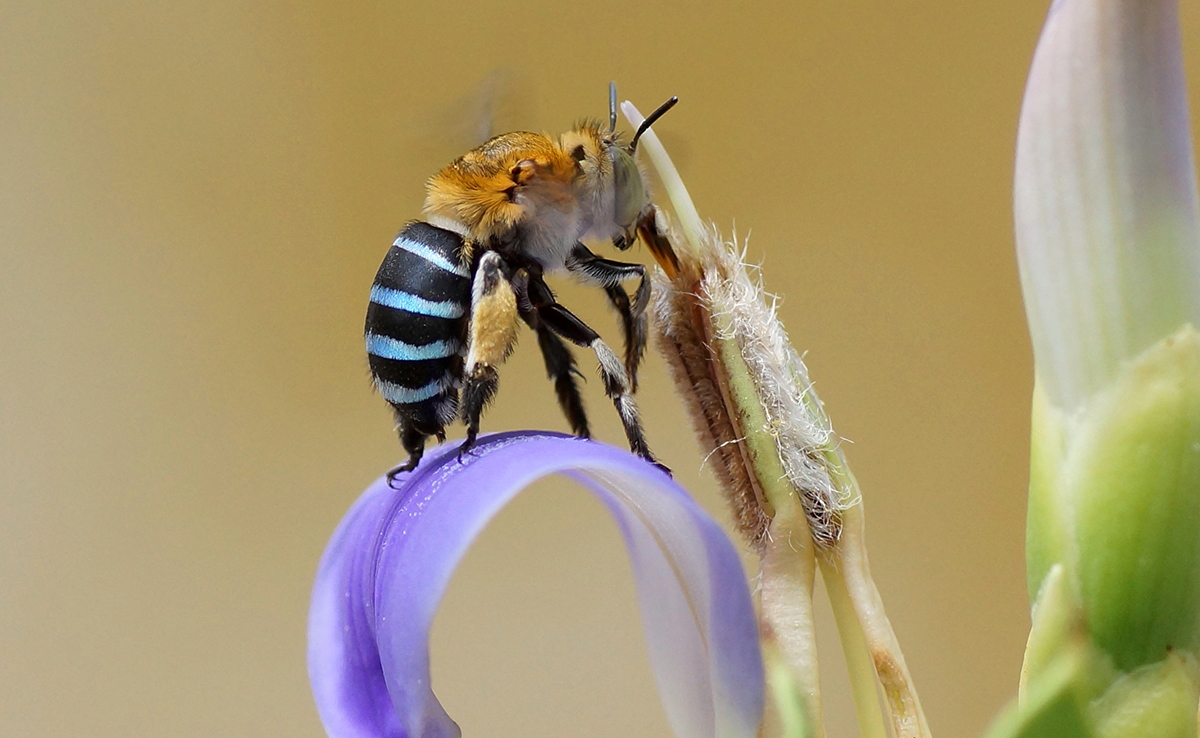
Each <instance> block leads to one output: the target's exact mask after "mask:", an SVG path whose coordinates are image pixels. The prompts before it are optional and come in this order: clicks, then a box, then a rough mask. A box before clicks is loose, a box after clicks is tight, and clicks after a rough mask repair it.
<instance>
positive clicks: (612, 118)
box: [608, 82, 617, 135]
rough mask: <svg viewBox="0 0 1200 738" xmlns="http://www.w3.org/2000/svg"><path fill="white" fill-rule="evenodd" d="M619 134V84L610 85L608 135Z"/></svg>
mask: <svg viewBox="0 0 1200 738" xmlns="http://www.w3.org/2000/svg"><path fill="white" fill-rule="evenodd" d="M616 132H617V83H616V82H609V83H608V133H609V135H612V134H614V133H616Z"/></svg>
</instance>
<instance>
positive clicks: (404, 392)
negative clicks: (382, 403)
mask: <svg viewBox="0 0 1200 738" xmlns="http://www.w3.org/2000/svg"><path fill="white" fill-rule="evenodd" d="M375 387H376V388H377V389H378V390H379V394H380V395H381V396H382V397H383V399H385V400H387V401H388V402H390V403H392V404H393V405H412V404H414V403H417V402H424V401H425V400H428V399H429V398H431V397H434V396H435V395H437V394H438V393H440V392H442V391H443V390H444V389H445V388H446V380H445V377H438V378H437V379H434V380H432V381H430V382H429V383H427V384H425V385H424V386H421V387H405V386H403V385H399V384H395V383H393V382H387V381H384V380H382V379H379V378H378V377H377V378H376V379H375Z"/></svg>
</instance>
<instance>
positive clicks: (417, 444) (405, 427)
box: [387, 413, 426, 489]
mask: <svg viewBox="0 0 1200 738" xmlns="http://www.w3.org/2000/svg"><path fill="white" fill-rule="evenodd" d="M397 415H399V413H397ZM399 421H400V444H401V445H402V446H404V450H405V451H407V452H408V461H406V462H404V463H403V464H401V465H399V466H397V467H393V468H392V469H391V470H389V471H388V473H387V482H388V486H389V487H391V488H392V489H399V488H398V487H397V486H396V477H397V476H398V475H399V474H400V473H402V472H410V471H412V470H413V469H416V468H417V464H420V463H421V457H422V456H424V455H425V438H426V436H425V434H424V433H422V432H421V431H419V430H417V429H416V426H414V425H413V423H412V422H411V421H409V420H408V419H407V418H404V417H400V418H399Z"/></svg>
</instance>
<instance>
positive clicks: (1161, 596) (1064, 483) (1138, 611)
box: [1027, 325, 1200, 671]
mask: <svg viewBox="0 0 1200 738" xmlns="http://www.w3.org/2000/svg"><path fill="white" fill-rule="evenodd" d="M1033 438H1034V441H1033V474H1032V479H1031V486H1030V505H1029V528H1028V540H1029V547H1028V552H1027V555H1028V561H1029V579H1030V583H1031V585H1032V586H1033V587H1040V585H1041V582H1042V580H1043V578H1044V577H1045V574H1046V573H1047V572H1048V571H1049V570H1050V567H1052V566H1053V565H1054V564H1056V563H1062V564H1063V565H1064V566H1065V567H1066V569H1067V572H1068V573H1069V574H1070V578H1071V580H1072V581H1073V582H1075V583H1076V586H1077V587H1078V590H1079V599H1080V602H1081V605H1082V608H1083V611H1084V612H1085V613H1086V623H1087V629H1088V633H1089V635H1090V637H1091V639H1092V640H1093V641H1094V642H1095V643H1096V645H1097V646H1098V647H1099V648H1100V649H1101V650H1102V651H1103V652H1104V653H1106V654H1107V655H1108V656H1109V657H1110V658H1111V659H1112V661H1113V664H1114V665H1115V666H1116V667H1117V668H1118V669H1120V670H1121V671H1131V670H1133V669H1136V668H1138V667H1140V666H1143V665H1145V664H1150V663H1154V662H1157V661H1160V660H1162V659H1163V658H1165V657H1166V656H1167V654H1168V653H1169V652H1170V651H1172V650H1173V649H1177V650H1179V649H1181V650H1188V651H1191V652H1195V649H1196V647H1197V646H1198V645H1200V334H1198V333H1197V332H1196V330H1195V329H1194V328H1192V327H1191V326H1190V325H1189V326H1185V327H1184V328H1182V329H1181V330H1179V331H1178V332H1177V333H1175V335H1173V336H1170V337H1169V338H1167V339H1165V340H1163V341H1161V342H1159V343H1158V344H1156V345H1154V346H1152V347H1150V348H1149V349H1148V350H1147V351H1145V352H1144V353H1143V354H1142V355H1141V356H1139V357H1138V358H1137V359H1136V360H1135V361H1133V362H1132V363H1130V364H1128V365H1127V366H1125V367H1124V368H1123V369H1122V370H1121V371H1120V372H1119V373H1118V375H1117V377H1116V378H1115V379H1114V381H1113V382H1112V383H1111V384H1110V385H1109V386H1107V387H1106V388H1104V389H1103V390H1101V391H1100V392H1097V393H1096V394H1095V395H1093V396H1092V397H1091V398H1090V399H1089V401H1088V402H1087V403H1086V404H1085V405H1084V406H1082V407H1081V408H1080V409H1079V410H1077V411H1076V413H1075V414H1074V415H1073V416H1070V417H1068V416H1067V415H1065V413H1063V412H1062V411H1061V410H1059V409H1057V408H1056V407H1055V406H1053V405H1051V404H1050V403H1049V402H1048V401H1047V400H1046V398H1045V396H1044V395H1043V394H1041V393H1040V392H1039V393H1037V395H1036V399H1035V411H1034V428H1033Z"/></svg>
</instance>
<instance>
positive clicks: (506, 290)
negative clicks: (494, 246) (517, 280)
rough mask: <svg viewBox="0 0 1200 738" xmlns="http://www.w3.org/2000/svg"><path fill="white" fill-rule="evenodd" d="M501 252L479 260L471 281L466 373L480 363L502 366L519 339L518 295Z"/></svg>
mask: <svg viewBox="0 0 1200 738" xmlns="http://www.w3.org/2000/svg"><path fill="white" fill-rule="evenodd" d="M502 265H503V261H502V260H501V257H500V255H499V254H497V253H496V252H494V251H489V252H488V253H486V254H484V255H483V258H481V259H480V261H479V268H478V269H477V270H476V272H475V282H474V284H473V285H472V290H471V291H472V296H471V344H470V349H469V351H468V353H467V367H466V368H467V373H468V374H470V373H471V372H473V371H474V370H475V368H476V367H477V366H479V365H489V366H499V365H500V364H503V363H504V360H505V359H507V358H508V355H509V353H511V352H512V348H513V345H514V344H515V343H516V341H517V325H518V322H519V320H520V316H519V314H518V312H517V296H516V293H515V292H514V291H513V287H512V284H511V283H510V282H509V281H508V279H507V278H505V276H504V271H503V269H502Z"/></svg>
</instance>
